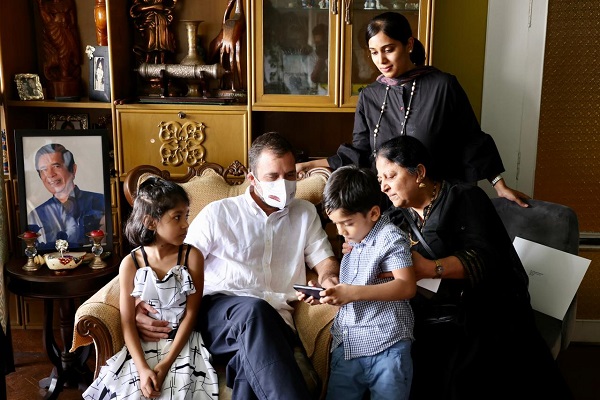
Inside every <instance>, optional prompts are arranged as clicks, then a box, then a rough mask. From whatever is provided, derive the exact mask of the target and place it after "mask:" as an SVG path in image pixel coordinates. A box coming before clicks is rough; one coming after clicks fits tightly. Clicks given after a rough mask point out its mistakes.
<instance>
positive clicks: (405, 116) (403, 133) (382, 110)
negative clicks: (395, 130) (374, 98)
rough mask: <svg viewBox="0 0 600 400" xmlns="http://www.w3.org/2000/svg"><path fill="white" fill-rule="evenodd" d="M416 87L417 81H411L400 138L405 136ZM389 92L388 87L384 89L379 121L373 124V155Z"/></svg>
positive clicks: (375, 151) (375, 150)
mask: <svg viewBox="0 0 600 400" xmlns="http://www.w3.org/2000/svg"><path fill="white" fill-rule="evenodd" d="M416 87H417V80H416V79H415V80H413V83H412V89H411V90H410V98H409V99H408V106H407V107H406V110H404V120H403V121H402V129H401V130H400V136H404V135H405V134H406V122H407V121H408V115H409V113H410V105H411V104H412V100H413V96H414V94H415V88H416ZM389 92H390V85H387V86H386V87H385V96H384V97H383V104H381V111H380V112H379V119H377V123H376V124H375V129H373V155H375V153H377V134H379V125H380V124H381V118H382V117H383V113H384V111H385V108H386V106H387V99H388V93H389Z"/></svg>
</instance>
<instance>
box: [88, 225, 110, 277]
mask: <svg viewBox="0 0 600 400" xmlns="http://www.w3.org/2000/svg"><path fill="white" fill-rule="evenodd" d="M85 236H87V237H88V238H90V241H91V242H92V243H93V245H92V254H93V255H94V260H93V261H92V262H91V263H90V268H92V269H101V268H105V267H106V263H105V262H104V261H102V258H101V257H100V256H101V255H102V253H103V252H104V249H103V248H102V239H104V232H103V231H100V230H96V231H91V232H89V233H86V234H85Z"/></svg>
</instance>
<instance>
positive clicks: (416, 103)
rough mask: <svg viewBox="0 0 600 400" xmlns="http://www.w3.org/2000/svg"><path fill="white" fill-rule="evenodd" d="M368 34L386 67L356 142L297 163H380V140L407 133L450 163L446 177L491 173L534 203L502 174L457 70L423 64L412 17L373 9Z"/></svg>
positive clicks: (371, 90) (365, 107) (366, 95)
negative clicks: (324, 156)
mask: <svg viewBox="0 0 600 400" xmlns="http://www.w3.org/2000/svg"><path fill="white" fill-rule="evenodd" d="M366 41H367V44H368V47H369V49H370V52H371V59H372V60H373V62H374V63H375V65H376V66H377V68H378V69H379V70H380V71H381V75H380V76H379V77H378V78H377V80H376V82H374V83H372V84H370V85H369V86H367V87H366V88H364V89H363V90H362V92H361V93H360V96H359V99H358V104H357V107H356V114H355V119H354V133H353V141H352V144H344V145H342V146H340V148H339V149H338V152H337V154H336V155H334V156H332V157H329V158H327V159H319V160H313V161H309V162H306V163H300V164H297V166H296V169H297V170H299V171H300V170H306V169H308V168H312V167H317V166H326V167H331V168H333V169H336V168H339V167H341V166H342V165H348V164H356V165H359V166H363V167H373V166H374V154H375V152H376V151H377V149H379V147H380V146H381V144H383V143H384V142H385V141H387V140H389V139H391V138H394V137H397V136H403V135H408V136H414V137H416V138H418V139H419V140H420V141H421V142H422V143H423V144H424V145H425V146H426V147H427V149H428V150H429V152H430V153H431V154H432V156H433V159H434V161H435V162H436V164H437V165H439V166H441V167H443V173H444V175H443V177H444V178H445V179H447V180H449V181H461V182H476V181H479V180H482V179H487V180H489V181H490V183H491V184H492V185H493V186H494V188H495V189H496V192H497V193H498V196H500V197H506V198H508V199H509V200H512V201H516V202H517V203H518V204H520V205H522V206H527V205H526V203H525V202H524V201H523V200H524V199H527V198H528V196H527V195H525V194H523V193H521V192H518V191H516V190H513V189H511V188H509V187H508V186H506V184H505V182H504V180H503V179H502V176H501V175H500V174H501V173H502V172H504V166H503V165H502V160H501V158H500V154H499V153H498V149H497V148H496V145H495V143H494V140H493V139H492V137H491V136H490V135H488V134H486V133H484V132H482V131H481V127H480V126H479V122H478V121H477V118H476V117H475V113H474V112H473V109H472V107H471V104H470V103H469V99H468V98H467V95H466V93H465V92H464V90H463V89H462V87H461V86H460V84H459V83H458V81H457V80H456V77H454V76H453V75H450V74H447V73H444V72H442V71H440V70H438V69H436V68H434V67H429V66H423V63H424V52H423V45H422V44H421V43H420V42H419V41H418V40H417V39H415V38H414V37H413V36H412V30H411V28H410V24H409V23H408V21H407V19H406V18H405V17H404V16H403V15H402V14H399V13H395V12H386V13H383V14H380V15H378V16H376V17H374V18H373V19H372V20H371V21H370V22H369V25H368V27H367V33H366ZM413 49H414V52H413ZM411 57H412V58H411Z"/></svg>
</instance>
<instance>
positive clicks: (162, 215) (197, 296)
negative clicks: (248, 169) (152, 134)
mask: <svg viewBox="0 0 600 400" xmlns="http://www.w3.org/2000/svg"><path fill="white" fill-rule="evenodd" d="M188 213H189V199H188V196H187V194H186V193H185V191H184V190H183V189H182V188H181V187H180V186H179V185H177V184H176V183H173V182H170V181H166V180H164V179H160V178H154V177H152V178H148V179H147V180H146V181H144V182H143V183H142V184H141V185H140V187H139V190H138V194H137V197H136V199H135V202H134V204H133V210H132V212H131V216H130V217H129V219H128V221H127V225H126V227H125V235H126V237H127V239H128V240H129V241H130V242H131V244H132V245H134V246H138V247H137V248H135V249H134V250H133V251H132V252H131V255H130V256H127V257H125V258H124V259H123V261H122V262H121V266H120V269H119V281H120V293H121V294H120V311H121V325H122V327H123V336H124V337H125V346H124V347H123V349H122V350H121V351H119V352H118V353H117V354H115V355H114V356H113V357H112V358H111V359H110V360H108V361H107V365H105V366H104V367H102V369H101V370H100V374H99V376H98V378H97V379H96V380H95V381H94V382H93V383H92V385H90V387H89V388H88V389H87V390H86V391H85V393H84V394H83V398H84V399H139V398H141V397H142V396H144V397H146V398H159V399H192V398H193V399H217V398H218V385H217V374H216V372H215V370H214V368H213V367H212V366H211V364H210V354H209V353H208V350H207V349H206V348H205V347H204V343H203V341H202V337H201V335H200V333H199V332H194V331H193V327H194V325H195V323H196V316H197V314H198V310H199V309H200V301H201V299H202V291H203V285H204V258H203V256H202V253H200V251H199V250H198V249H196V248H195V247H192V246H190V245H187V244H184V239H185V237H186V234H187V230H188V225H189V224H188V222H187V217H188ZM138 299H139V300H143V301H145V302H146V303H148V304H150V305H151V306H152V307H153V308H154V310H155V311H156V313H155V314H154V315H151V316H153V317H154V318H156V319H160V320H166V321H169V323H170V327H171V328H172V331H171V334H170V335H169V338H167V339H161V340H159V341H158V342H145V341H142V340H141V339H140V337H139V335H138V331H137V329H136V326H135V305H136V301H137V300H138Z"/></svg>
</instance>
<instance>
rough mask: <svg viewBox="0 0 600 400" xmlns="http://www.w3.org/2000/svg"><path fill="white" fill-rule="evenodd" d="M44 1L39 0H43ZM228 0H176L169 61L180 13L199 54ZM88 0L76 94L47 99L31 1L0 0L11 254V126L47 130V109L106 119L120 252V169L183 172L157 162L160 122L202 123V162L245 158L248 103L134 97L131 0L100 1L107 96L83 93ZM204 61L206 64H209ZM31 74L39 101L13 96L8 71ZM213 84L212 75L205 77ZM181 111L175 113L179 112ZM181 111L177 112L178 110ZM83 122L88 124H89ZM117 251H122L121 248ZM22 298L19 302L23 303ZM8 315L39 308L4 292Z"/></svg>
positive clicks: (90, 30) (28, 315)
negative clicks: (38, 85)
mask: <svg viewBox="0 0 600 400" xmlns="http://www.w3.org/2000/svg"><path fill="white" fill-rule="evenodd" d="M43 1H47V0H43ZM240 1H241V2H242V4H243V9H244V11H245V26H246V31H245V33H244V35H243V41H242V48H241V52H240V54H239V55H238V56H239V57H240V59H241V64H242V73H243V76H244V82H243V84H244V86H245V87H246V88H247V86H248V82H249V79H248V68H247V66H248V59H249V52H248V51H247V42H246V38H247V37H249V36H250V32H249V30H250V28H249V27H250V23H249V14H250V8H249V5H250V0H240ZM228 2H229V0H211V1H208V0H196V1H187V0H186V1H179V2H176V3H177V4H176V6H175V8H174V10H173V22H172V23H171V28H172V31H173V33H174V35H175V43H176V53H175V55H174V57H173V58H174V60H173V61H172V62H173V63H178V62H179V61H181V60H182V59H183V58H184V57H185V56H186V55H187V52H188V47H189V46H188V40H187V39H188V37H187V32H186V27H185V24H184V23H183V21H184V20H200V21H202V22H201V23H200V24H199V28H198V32H197V33H198V35H199V36H198V44H199V45H200V46H199V47H201V48H202V49H203V50H204V51H200V55H204V54H206V52H207V51H208V49H209V45H210V42H211V41H212V40H213V39H214V38H215V37H217V35H218V34H219V32H220V30H221V28H222V25H223V18H224V13H225V10H226V8H227V4H228ZM96 3H97V1H95V0H75V5H76V9H77V22H78V24H77V25H78V29H79V37H80V47H81V49H80V50H81V86H82V97H81V99H80V101H68V102H62V101H55V100H54V99H49V98H48V91H47V89H48V82H47V81H46V80H45V77H44V71H43V65H42V61H43V59H44V55H43V54H44V53H43V45H42V36H41V35H42V29H41V28H42V22H41V20H40V11H39V6H38V0H19V1H12V0H0V96H1V99H2V101H1V102H0V107H1V109H0V118H1V123H0V126H1V127H2V128H3V129H5V130H6V139H7V143H6V144H7V149H8V173H7V174H5V175H4V177H3V182H2V183H3V184H4V187H5V188H6V189H7V190H6V197H7V198H6V202H7V210H8V211H9V215H8V227H9V235H8V236H9V237H8V241H9V248H10V252H11V255H13V256H14V255H18V256H20V255H21V254H22V247H21V242H20V241H19V240H18V239H17V238H16V235H17V234H18V232H19V230H20V228H19V204H18V201H17V200H18V196H17V188H18V179H19V177H18V176H17V165H16V159H15V141H14V131H15V130H16V129H48V115H49V114H88V115H89V122H90V125H92V124H95V123H98V121H99V120H100V118H102V119H107V120H109V124H108V127H107V129H108V131H109V138H110V150H111V152H112V157H113V160H114V166H112V178H111V186H110V188H111V189H110V191H111V206H112V213H111V214H112V215H111V216H112V221H113V232H114V233H115V235H114V238H113V239H114V241H113V242H114V243H113V249H114V253H116V254H118V255H120V253H121V251H122V249H124V248H126V246H123V238H122V235H121V232H122V224H123V222H124V219H125V217H126V215H125V214H126V212H127V211H128V209H127V206H126V205H125V202H124V201H123V199H122V195H121V192H122V182H123V180H124V178H125V176H126V174H127V171H128V170H129V169H130V168H132V167H133V166H135V165H138V164H141V163H145V164H151V165H155V166H158V167H160V168H166V169H168V170H170V171H171V172H172V173H173V174H184V173H185V171H186V169H187V165H186V164H185V163H182V164H181V165H179V166H173V165H170V166H165V165H164V164H163V160H162V158H161V154H160V152H159V151H158V149H159V148H160V138H159V136H158V135H159V128H158V125H159V124H160V123H161V122H169V121H179V122H184V121H189V122H197V123H199V124H204V126H205V128H204V133H205V137H204V141H203V142H202V144H203V146H204V148H205V159H206V161H213V162H217V163H220V164H222V165H229V164H230V163H232V162H233V161H235V160H239V161H240V162H242V163H244V164H246V163H247V151H248V143H249V136H250V135H249V134H248V132H249V126H250V109H249V106H248V104H245V103H243V102H242V103H239V104H237V105H203V104H194V103H193V102H185V103H184V104H178V105H174V104H147V103H143V104H142V103H138V102H136V98H137V96H138V95H139V94H140V90H139V88H140V81H141V78H140V77H139V75H138V72H137V71H136V68H137V65H136V64H137V61H136V55H135V54H134V42H135V35H136V32H137V31H136V30H135V27H134V25H133V20H132V18H131V16H130V8H131V6H132V4H133V0H105V7H106V15H107V32H108V65H107V66H105V70H106V69H107V68H108V69H107V71H108V75H109V77H110V78H109V83H110V95H111V97H110V99H111V101H110V102H101V101H92V100H89V97H88V95H87V93H88V87H89V60H88V58H87V57H86V54H85V48H86V45H92V46H96V45H97V41H96V27H95V23H94V7H95V6H96ZM213 63H214V61H211V62H210V64H213ZM21 73H33V74H37V75H39V77H40V78H41V81H42V86H43V87H44V89H45V92H46V96H45V100H27V101H22V100H19V96H18V93H17V87H16V85H15V83H14V77H15V75H16V74H21ZM209 84H210V85H211V87H213V88H214V87H215V86H218V85H219V82H218V81H217V80H213V81H212V82H210V83H209ZM180 113H182V114H180ZM183 114H185V117H184V118H180V117H179V115H183ZM90 127H91V126H90ZM121 255H122V254H121ZM24 305H25V306H24ZM11 308H13V309H12V310H11V311H13V312H15V313H17V314H18V315H11V319H12V321H13V326H14V327H26V326H31V327H36V326H41V320H40V318H39V316H40V315H41V314H40V312H38V311H39V310H36V308H37V305H36V304H35V303H31V306H29V303H27V304H25V303H24V302H23V300H22V299H19V298H12V299H11Z"/></svg>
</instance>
